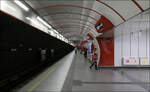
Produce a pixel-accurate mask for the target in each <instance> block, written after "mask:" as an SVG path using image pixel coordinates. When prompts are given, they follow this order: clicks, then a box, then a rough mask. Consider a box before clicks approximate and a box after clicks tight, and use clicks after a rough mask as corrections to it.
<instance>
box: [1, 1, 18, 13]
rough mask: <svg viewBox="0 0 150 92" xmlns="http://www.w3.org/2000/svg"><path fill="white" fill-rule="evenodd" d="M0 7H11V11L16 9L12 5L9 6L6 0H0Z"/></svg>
mask: <svg viewBox="0 0 150 92" xmlns="http://www.w3.org/2000/svg"><path fill="white" fill-rule="evenodd" d="M1 7H2V8H9V9H11V10H13V11H16V9H15V8H13V7H12V6H10V5H9V4H8V2H7V1H1Z"/></svg>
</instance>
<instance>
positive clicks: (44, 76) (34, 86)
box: [27, 54, 70, 92]
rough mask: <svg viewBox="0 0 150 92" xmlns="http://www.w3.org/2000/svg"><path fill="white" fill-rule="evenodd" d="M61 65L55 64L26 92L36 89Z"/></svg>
mask: <svg viewBox="0 0 150 92" xmlns="http://www.w3.org/2000/svg"><path fill="white" fill-rule="evenodd" d="M68 55H70V54H68ZM68 55H67V56H68ZM65 57H66V56H65ZM61 63H62V62H58V63H56V64H55V65H54V68H51V69H50V71H49V72H48V73H47V74H45V75H43V76H42V77H41V79H40V80H38V81H37V82H36V83H35V84H34V85H33V86H32V87H31V88H30V89H29V90H28V91H27V92H32V91H33V90H34V89H35V88H36V87H38V86H39V85H40V84H41V83H42V81H44V80H45V79H46V78H47V77H48V76H49V75H50V74H51V73H52V72H54V71H55V70H56V68H57V66H59V65H60V64H61Z"/></svg>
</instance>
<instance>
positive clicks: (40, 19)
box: [37, 16, 52, 28]
mask: <svg viewBox="0 0 150 92" xmlns="http://www.w3.org/2000/svg"><path fill="white" fill-rule="evenodd" d="M37 19H38V20H39V21H41V22H42V23H43V24H44V25H45V26H47V27H49V28H52V27H51V26H50V25H49V24H47V23H46V22H45V21H44V20H43V19H42V18H40V17H39V16H38V17H37Z"/></svg>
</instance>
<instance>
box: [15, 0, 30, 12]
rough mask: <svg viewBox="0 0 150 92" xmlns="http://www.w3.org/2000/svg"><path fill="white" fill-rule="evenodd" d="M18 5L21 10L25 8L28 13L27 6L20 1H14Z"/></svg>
mask: <svg viewBox="0 0 150 92" xmlns="http://www.w3.org/2000/svg"><path fill="white" fill-rule="evenodd" d="M14 2H15V3H16V4H17V5H19V6H20V7H21V8H23V9H24V10H25V11H28V10H29V8H28V7H27V6H25V5H24V4H23V3H22V2H20V1H19V0H15V1H14Z"/></svg>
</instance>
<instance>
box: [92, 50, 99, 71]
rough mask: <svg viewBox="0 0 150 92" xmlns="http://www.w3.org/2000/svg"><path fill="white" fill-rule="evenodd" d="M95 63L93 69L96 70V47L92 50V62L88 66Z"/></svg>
mask: <svg viewBox="0 0 150 92" xmlns="http://www.w3.org/2000/svg"><path fill="white" fill-rule="evenodd" d="M94 65H95V70H98V67H97V53H96V48H95V49H94V51H93V54H92V64H91V66H90V69H91V68H92V67H93V66H94Z"/></svg>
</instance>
